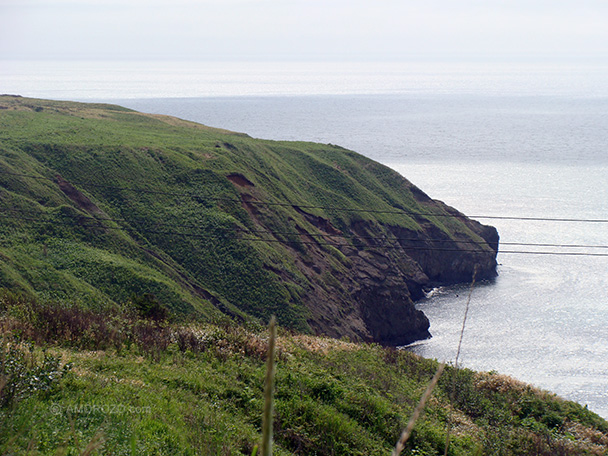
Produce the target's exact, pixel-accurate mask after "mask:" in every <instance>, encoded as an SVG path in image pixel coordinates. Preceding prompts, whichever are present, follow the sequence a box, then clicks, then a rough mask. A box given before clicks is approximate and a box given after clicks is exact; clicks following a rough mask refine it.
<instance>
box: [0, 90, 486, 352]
mask: <svg viewBox="0 0 608 456" xmlns="http://www.w3.org/2000/svg"><path fill="white" fill-rule="evenodd" d="M0 124H2V135H1V137H0V212H2V214H4V218H3V222H2V224H1V225H0V231H1V233H0V234H2V236H3V237H2V240H3V247H2V248H3V251H2V259H1V261H0V287H7V288H11V289H16V290H20V291H23V292H26V293H29V294H31V295H34V296H37V297H41V298H43V299H49V300H51V301H53V302H61V301H68V302H81V303H85V304H86V305H89V304H91V305H95V306H100V305H105V304H108V305H112V304H116V303H124V302H125V301H127V300H128V299H129V297H131V296H133V295H134V294H142V293H153V294H154V295H155V296H156V297H157V299H158V300H159V302H161V303H162V304H163V305H164V306H166V307H167V309H169V310H170V311H171V312H173V313H174V314H175V315H176V317H181V318H198V319H201V320H211V321H218V320H219V321H224V320H225V319H227V318H230V319H233V320H257V321H260V322H262V321H268V319H269V318H270V316H271V315H276V316H277V318H278V319H279V322H280V323H281V324H282V325H283V326H286V327H288V328H290V329H293V330H298V331H310V330H312V331H314V332H316V333H318V334H326V335H330V336H334V337H343V336H347V337H350V338H351V339H355V340H365V341H376V342H381V343H384V344H391V345H400V344H407V343H409V342H412V341H415V340H418V339H423V338H426V337H429V332H428V327H429V322H428V320H427V318H426V317H425V316H424V315H423V314H422V312H419V311H417V310H416V309H415V307H414V304H413V302H414V301H415V300H416V299H420V298H421V297H423V296H424V290H425V289H426V288H430V287H432V286H436V285H442V284H450V283H456V282H470V281H471V279H472V277H473V275H474V273H475V271H477V279H483V278H489V277H493V276H494V275H495V274H496V269H495V268H496V260H495V258H496V251H497V248H498V234H497V233H496V230H494V229H493V228H491V227H487V226H483V225H481V224H479V223H477V222H474V221H472V220H469V219H468V218H467V217H466V216H464V215H463V214H461V213H459V212H458V211H456V210H455V209H453V208H450V207H448V206H446V205H444V204H443V203H441V202H438V201H434V200H432V199H431V198H429V197H428V196H427V195H426V194H424V193H423V192H422V191H421V190H420V189H418V188H416V187H415V186H413V185H412V184H411V183H410V182H408V181H407V180H406V179H405V178H403V177H402V176H400V175H399V174H398V173H396V172H395V171H393V170H391V169H390V168H388V167H386V166H383V165H381V164H380V163H377V162H374V161H373V160H370V159H368V158H366V157H363V156H362V155H360V154H357V153H355V152H353V151H349V150H346V149H343V148H341V147H339V146H334V145H324V144H315V143H307V142H277V141H264V140H258V139H254V138H251V137H248V136H247V135H244V134H239V133H233V132H227V131H224V130H217V129H213V128H209V127H205V126H203V125H198V124H194V123H192V122H186V121H182V120H179V119H175V118H171V117H166V116H153V115H148V114H142V113H137V112H134V111H131V110H128V109H125V108H121V107H119V106H110V105H95V104H82V103H71V102H63V101H48V100H35V99H26V98H15V97H3V96H0Z"/></svg>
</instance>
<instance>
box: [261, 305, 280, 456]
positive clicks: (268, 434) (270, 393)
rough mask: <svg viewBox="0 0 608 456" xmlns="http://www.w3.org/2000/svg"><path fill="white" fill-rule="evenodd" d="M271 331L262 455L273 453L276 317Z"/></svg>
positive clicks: (265, 389)
mask: <svg viewBox="0 0 608 456" xmlns="http://www.w3.org/2000/svg"><path fill="white" fill-rule="evenodd" d="M268 331H269V333H270V336H269V339H268V355H267V357H266V382H265V386H264V417H263V420H262V453H261V455H262V456H270V455H271V454H272V412H273V408H274V407H273V405H274V371H275V360H274V356H275V346H276V338H277V326H276V319H275V317H274V316H273V317H272V318H271V319H270V325H269V327H268Z"/></svg>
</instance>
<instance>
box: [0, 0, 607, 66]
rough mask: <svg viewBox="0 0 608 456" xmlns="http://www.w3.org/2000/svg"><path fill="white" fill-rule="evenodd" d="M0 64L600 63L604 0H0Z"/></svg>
mask: <svg viewBox="0 0 608 456" xmlns="http://www.w3.org/2000/svg"><path fill="white" fill-rule="evenodd" d="M0 20H1V24H2V26H1V27H0V59H15V58H18V59H22V58H23V59H44V58H51V59H142V60H155V59H199V60H218V59H221V60H242V59H254V60H285V59H289V60H374V59H379V60H394V59H407V58H412V57H414V58H456V59H460V58H478V57H479V58H484V59H485V58H498V59H513V58H515V59H517V58H525V59H535V58H545V57H546V58H562V57H564V58H570V57H575V58H578V57H588V58H592V59H593V58H598V57H599V58H603V59H605V58H607V57H608V1H607V0H0Z"/></svg>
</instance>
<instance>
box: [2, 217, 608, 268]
mask: <svg viewBox="0 0 608 456" xmlns="http://www.w3.org/2000/svg"><path fill="white" fill-rule="evenodd" d="M0 217H12V218H16V219H18V220H26V221H30V222H35V223H49V222H50V223H53V224H58V225H64V226H78V227H81V228H101V229H106V230H117V231H135V232H137V233H149V234H156V235H165V236H177V237H188V238H198V239H231V240H241V241H246V242H264V243H281V244H293V245H314V246H331V247H349V248H352V247H355V246H353V245H350V244H345V243H340V242H320V241H304V240H293V241H292V240H285V239H261V238H244V237H239V236H237V235H236V234H233V235H219V234H217V233H185V232H179V231H159V230H152V229H149V228H132V227H130V226H126V227H111V226H106V225H103V224H101V223H97V224H87V225H85V224H81V223H78V222H76V221H70V222H69V223H67V221H66V222H58V221H53V220H41V219H40V218H39V217H23V216H20V215H16V214H12V215H3V214H0ZM82 218H88V219H91V220H95V221H98V222H100V221H101V220H99V219H95V218H93V217H87V216H83V217H82ZM267 233H268V234H271V235H278V234H279V233H275V232H272V231H268V232H267ZM245 234H248V233H245ZM289 234H290V235H296V233H289ZM368 239H374V240H376V241H380V242H381V244H380V245H364V246H357V247H358V248H364V249H381V250H403V251H406V252H407V251H438V252H467V253H482V252H484V249H481V248H480V249H463V248H447V247H433V246H420V247H416V246H403V245H401V244H399V243H398V242H397V243H395V242H396V241H397V239H390V238H387V237H376V238H373V237H371V236H370V237H368ZM351 240H355V241H356V240H357V238H351ZM418 240H420V239H418ZM420 241H422V240H420ZM512 244H514V245H520V246H534V245H535V244H525V243H512ZM541 245H542V244H541ZM480 247H481V246H480ZM569 247H574V246H569ZM579 247H580V248H608V246H579ZM485 251H486V252H487V250H485ZM498 253H505V254H526V255H556V256H595V257H608V253H589V252H555V251H524V250H499V251H498Z"/></svg>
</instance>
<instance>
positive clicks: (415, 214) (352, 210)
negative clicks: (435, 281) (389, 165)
mask: <svg viewBox="0 0 608 456" xmlns="http://www.w3.org/2000/svg"><path fill="white" fill-rule="evenodd" d="M0 173H1V174H7V175H11V176H19V177H25V178H29V179H39V180H47V181H51V182H55V179H53V178H50V177H43V176H33V175H29V174H22V173H12V172H8V171H5V170H0ZM69 183H70V184H71V185H81V186H83V187H97V188H105V189H109V190H121V191H129V192H135V193H148V194H155V195H167V196H180V197H189V198H198V199H207V200H212V201H226V202H233V203H239V204H240V203H242V201H241V200H239V199H234V198H227V197H220V196H205V195H198V194H194V193H183V192H168V191H163V190H150V189H143V188H134V187H118V186H112V185H105V184H94V183H92V182H81V181H73V182H69ZM247 204H252V205H259V206H280V207H291V208H295V209H297V208H300V209H321V210H326V211H336V212H346V213H369V214H394V215H407V216H413V217H453V218H460V217H467V218H475V219H489V220H519V221H541V222H575V223H608V219H585V218H568V217H528V216H502V215H465V214H445V213H443V214H434V213H424V212H414V211H406V210H402V209H399V210H389V209H386V210H383V209H367V208H364V209H361V208H357V209H355V208H348V207H334V206H320V205H311V204H298V203H294V202H268V201H247ZM387 204H388V203H387Z"/></svg>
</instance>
